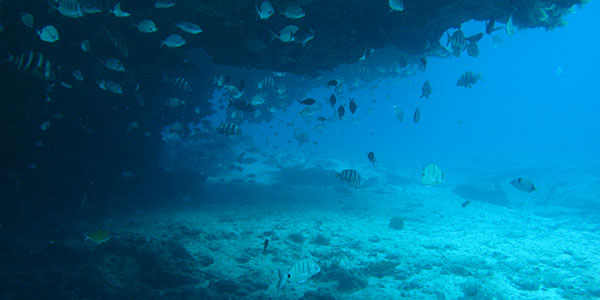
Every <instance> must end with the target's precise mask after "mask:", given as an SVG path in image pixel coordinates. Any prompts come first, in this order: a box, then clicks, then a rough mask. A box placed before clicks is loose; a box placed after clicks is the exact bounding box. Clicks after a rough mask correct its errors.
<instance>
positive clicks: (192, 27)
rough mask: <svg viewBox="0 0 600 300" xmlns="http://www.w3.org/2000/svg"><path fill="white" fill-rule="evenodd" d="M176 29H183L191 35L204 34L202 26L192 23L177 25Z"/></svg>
mask: <svg viewBox="0 0 600 300" xmlns="http://www.w3.org/2000/svg"><path fill="white" fill-rule="evenodd" d="M175 27H177V28H179V29H181V31H183V32H187V33H189V34H198V33H201V32H202V28H200V26H198V25H196V24H194V23H191V22H179V23H177V24H176V25H175Z"/></svg>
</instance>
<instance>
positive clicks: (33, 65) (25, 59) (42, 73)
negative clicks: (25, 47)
mask: <svg viewBox="0 0 600 300" xmlns="http://www.w3.org/2000/svg"><path fill="white" fill-rule="evenodd" d="M6 61H9V62H11V63H13V64H14V65H15V66H16V67H17V70H18V71H19V72H21V73H23V74H27V75H31V76H33V77H35V78H38V79H44V80H52V79H54V73H53V72H52V64H51V63H50V61H49V60H48V59H47V58H46V57H45V56H44V55H43V54H42V53H39V52H34V51H29V52H25V53H23V54H21V55H19V56H14V55H11V54H9V55H8V58H7V59H6Z"/></svg>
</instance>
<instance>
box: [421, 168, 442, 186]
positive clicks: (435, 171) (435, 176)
mask: <svg viewBox="0 0 600 300" xmlns="http://www.w3.org/2000/svg"><path fill="white" fill-rule="evenodd" d="M443 180H444V173H443V172H442V169H441V168H440V166H438V165H436V164H429V165H427V166H426V167H425V168H423V172H421V183H422V184H424V185H436V184H440V183H442V181H443Z"/></svg>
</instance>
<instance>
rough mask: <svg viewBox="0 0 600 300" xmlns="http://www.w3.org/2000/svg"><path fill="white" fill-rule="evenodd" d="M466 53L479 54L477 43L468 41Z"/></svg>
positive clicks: (473, 55)
mask: <svg viewBox="0 0 600 300" xmlns="http://www.w3.org/2000/svg"><path fill="white" fill-rule="evenodd" d="M467 54H469V56H471V57H477V56H479V45H477V42H470V43H469V45H467Z"/></svg>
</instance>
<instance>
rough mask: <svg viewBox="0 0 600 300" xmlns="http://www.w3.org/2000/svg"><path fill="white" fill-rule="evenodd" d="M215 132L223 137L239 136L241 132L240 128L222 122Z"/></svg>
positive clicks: (234, 124)
mask: <svg viewBox="0 0 600 300" xmlns="http://www.w3.org/2000/svg"><path fill="white" fill-rule="evenodd" d="M217 131H218V132H219V133H221V134H224V135H240V134H241V130H240V126H239V125H238V124H236V123H233V122H223V123H221V125H219V127H217Z"/></svg>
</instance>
